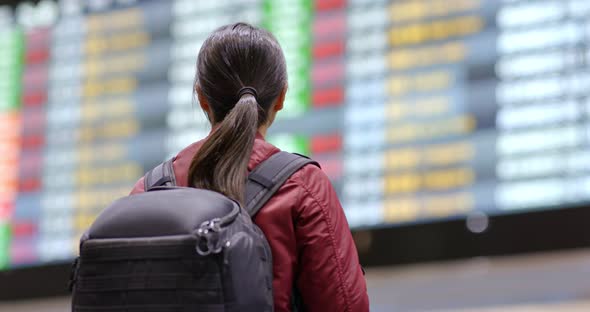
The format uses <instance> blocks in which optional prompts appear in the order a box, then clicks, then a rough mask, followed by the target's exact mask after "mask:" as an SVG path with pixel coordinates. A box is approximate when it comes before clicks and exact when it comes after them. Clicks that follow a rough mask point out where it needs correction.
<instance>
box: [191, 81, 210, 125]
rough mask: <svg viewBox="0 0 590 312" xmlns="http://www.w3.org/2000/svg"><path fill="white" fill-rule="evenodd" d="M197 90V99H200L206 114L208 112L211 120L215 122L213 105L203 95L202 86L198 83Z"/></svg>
mask: <svg viewBox="0 0 590 312" xmlns="http://www.w3.org/2000/svg"><path fill="white" fill-rule="evenodd" d="M195 92H196V93H197V99H198V100H199V105H200V106H201V109H202V110H203V111H204V112H205V114H207V118H208V119H209V121H211V122H213V120H211V117H213V112H211V106H209V102H208V101H207V99H206V98H205V97H204V96H203V93H202V92H201V88H199V86H198V85H197V86H195Z"/></svg>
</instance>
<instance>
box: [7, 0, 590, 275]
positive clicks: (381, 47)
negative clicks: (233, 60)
mask: <svg viewBox="0 0 590 312" xmlns="http://www.w3.org/2000/svg"><path fill="white" fill-rule="evenodd" d="M589 18H590V2H588V1H586V0H526V1H525V0H522V1H517V0H511V1H508V0H506V1H484V0H451V1H449V0H403V1H402V0H400V1H384V0H348V1H345V0H284V1H273V0H232V1H229V0H217V1H193V0H174V1H167V0H143V1H142V0H93V1H78V0H65V1H50V0H42V1H39V2H37V3H35V4H31V3H20V4H17V5H15V6H10V7H9V6H6V7H0V56H1V57H0V129H1V131H0V151H1V153H0V168H1V172H2V173H3V174H2V176H0V190H1V191H0V269H5V268H10V267H17V266H23V265H32V264H39V263H48V262H55V261H63V260H67V259H71V258H72V257H73V256H74V255H75V254H76V253H77V244H78V238H79V237H80V235H81V233H82V232H83V231H84V229H86V228H87V227H88V226H89V225H90V224H91V222H92V221H93V219H94V218H95V217H96V215H97V214H98V213H99V212H100V211H101V209H103V208H104V207H106V206H107V205H108V204H109V203H110V202H111V201H112V200H113V199H115V198H117V197H120V196H123V195H126V194H128V192H129V191H130V189H131V187H132V185H133V184H134V183H135V181H136V180H137V179H138V178H139V177H140V176H142V175H143V173H144V172H145V171H146V170H149V169H150V168H152V167H154V166H155V165H157V164H158V163H159V162H161V161H163V160H165V159H167V158H169V157H171V156H172V155H174V154H175V153H177V152H178V151H179V150H181V149H182V148H183V147H185V146H187V145H188V144H190V143H192V142H194V141H196V140H199V139H201V138H203V137H205V136H206V135H207V134H208V133H209V130H210V126H209V124H208V122H207V120H206V118H205V116H204V114H203V113H202V112H200V110H199V109H198V105H196V99H195V98H194V96H193V94H192V90H193V81H194V74H195V62H196V56H197V54H198V51H199V48H200V46H201V45H202V43H203V41H204V40H205V38H206V37H207V36H208V34H210V33H211V31H213V30H214V29H215V28H217V27H219V26H221V25H224V24H228V23H232V22H237V21H244V22H248V23H252V24H254V25H258V26H261V27H264V28H266V29H268V30H270V31H272V32H273V33H274V34H275V36H276V37H277V39H278V40H279V42H280V43H281V45H282V47H283V50H284V53H285V57H286V59H287V66H288V75H289V91H288V93H287V98H286V103H285V109H284V110H283V111H281V112H280V114H279V117H278V120H276V122H275V124H274V125H273V127H272V128H271V131H270V132H269V134H268V137H267V140H269V141H270V142H272V143H274V144H276V145H277V146H279V147H281V148H282V149H284V150H287V151H292V152H299V153H302V154H307V155H310V156H311V157H313V158H314V159H316V160H318V161H319V162H320V163H321V165H322V167H323V170H324V171H325V172H326V174H327V175H328V176H329V177H330V179H331V180H332V182H333V185H334V187H335V188H336V190H337V192H338V193H339V195H340V198H341V201H342V204H343V206H344V209H345V212H346V214H347V217H348V221H349V223H350V225H351V227H353V228H362V227H374V226H393V225H400V224H409V223H415V222H436V221H437V220H444V219H449V218H459V217H465V216H467V215H470V214H473V213H479V214H486V215H497V214H503V213H508V212H513V211H525V210H534V209H546V208H558V207H567V206H572V205H574V204H580V203H584V202H588V201H590V145H589V143H590V141H589V133H590V127H589V125H590V124H589V122H588V121H589V116H590V101H589V100H588V95H589V94H590V68H589V67H588V60H589V59H590V46H589V43H590V31H589V29H590V19H589Z"/></svg>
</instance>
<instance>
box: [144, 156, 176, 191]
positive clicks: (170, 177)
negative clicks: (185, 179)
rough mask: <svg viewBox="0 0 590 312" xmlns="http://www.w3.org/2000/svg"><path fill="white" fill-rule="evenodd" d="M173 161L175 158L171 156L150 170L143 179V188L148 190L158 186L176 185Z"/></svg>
mask: <svg viewBox="0 0 590 312" xmlns="http://www.w3.org/2000/svg"><path fill="white" fill-rule="evenodd" d="M173 163H174V158H171V159H168V160H167V161H165V162H163V163H161V164H159V165H157V166H156V167H155V168H154V169H152V170H150V171H148V172H147V173H146V174H145V176H144V179H143V189H144V190H145V191H146V192H147V191H149V190H150V189H152V188H154V187H156V186H176V176H175V175H174V168H173V166H172V164H173Z"/></svg>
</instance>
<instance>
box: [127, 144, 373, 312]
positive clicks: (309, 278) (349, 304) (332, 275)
mask: <svg viewBox="0 0 590 312" xmlns="http://www.w3.org/2000/svg"><path fill="white" fill-rule="evenodd" d="M202 142H203V141H199V142H196V143H193V144H192V145H190V146H188V147H187V148H185V149H184V150H182V151H181V152H180V153H179V154H178V155H177V156H176V160H175V161H174V173H175V174H176V181H177V184H178V185H180V186H186V185H187V174H188V168H189V166H190V163H191V161H192V158H193V155H194V154H195V153H196V152H197V150H198V149H199V147H200V146H201V144H202ZM278 151H279V149H278V148H276V147H274V146H273V145H271V144H269V143H267V142H265V141H264V139H263V137H262V136H261V135H260V134H258V135H257V137H256V141H255V143H254V149H253V152H252V155H251V157H250V162H249V164H248V170H252V169H253V168H254V167H256V166H257V165H258V164H259V163H261V162H262V161H264V160H266V159H267V158H268V157H270V156H271V155H273V154H274V153H276V152H278ZM143 191H144V190H143V178H142V179H140V180H139V181H138V182H137V184H136V185H135V187H134V188H133V191H132V192H131V193H132V194H135V193H140V192H143ZM254 222H255V223H256V224H257V225H258V226H259V227H260V229H261V230H262V231H263V232H264V234H265V236H266V238H267V240H268V241H269V243H270V247H271V249H272V256H273V276H274V278H273V292H274V302H275V311H277V312H283V311H290V310H291V309H290V300H291V293H292V287H293V283H294V281H296V283H297V286H298V289H299V291H300V292H301V295H302V297H303V302H304V303H305V305H306V307H307V308H308V310H309V311H312V312H313V311H321V312H331V311H334V312H345V311H349V312H364V311H369V299H368V296H367V289H366V283H365V279H364V276H363V273H362V271H361V267H360V265H359V261H358V256H357V251H356V247H355V245H354V242H353V240H352V236H351V233H350V229H349V227H348V222H347V221H346V218H345V216H344V211H343V210H342V207H341V206H340V202H339V200H338V198H337V196H336V193H335V191H334V189H333V187H332V184H331V183H330V181H329V180H328V177H327V176H326V175H325V174H324V172H323V171H322V170H321V169H319V168H318V167H316V166H312V165H308V166H305V167H303V168H302V169H300V170H299V171H298V172H296V173H295V174H294V175H293V176H291V178H290V179H289V180H287V182H286V183H285V184H284V185H283V186H282V187H281V188H280V189H279V191H278V192H277V193H276V194H275V196H273V197H272V198H271V199H270V200H269V202H268V203H267V204H266V205H265V206H264V207H263V208H262V209H261V210H260V212H259V213H258V214H257V215H256V217H255V219H254Z"/></svg>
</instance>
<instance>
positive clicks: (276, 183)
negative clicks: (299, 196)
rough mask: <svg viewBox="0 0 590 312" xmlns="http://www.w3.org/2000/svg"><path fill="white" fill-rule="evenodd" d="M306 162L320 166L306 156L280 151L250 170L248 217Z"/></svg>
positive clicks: (247, 201) (252, 215) (256, 211)
mask: <svg viewBox="0 0 590 312" xmlns="http://www.w3.org/2000/svg"><path fill="white" fill-rule="evenodd" d="M307 164H313V165H315V166H318V167H320V165H319V164H318V163H317V162H316V161H314V160H311V159H309V158H308V157H306V156H303V155H299V154H292V153H288V152H282V151H281V152H278V153H276V154H274V155H272V156H271V157H270V158H268V159H267V160H265V161H263V162H262V163H261V164H259V165H258V166H257V167H256V168H255V169H254V170H252V172H251V173H250V174H249V175H248V181H247V183H246V201H245V204H246V211H248V214H249V215H250V217H254V216H255V215H256V213H258V211H259V210H260V208H262V206H264V204H266V202H267V201H268V200H269V199H270V198H271V197H272V196H273V195H274V193H276V191H278V190H279V188H280V187H281V186H282V185H283V183H285V181H287V179H289V177H290V176H291V175H292V174H293V173H295V172H296V171H297V170H299V169H301V168H302V167H303V166H305V165H307Z"/></svg>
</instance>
